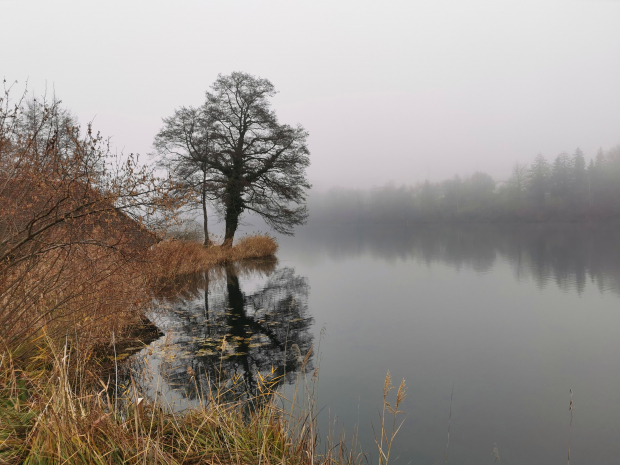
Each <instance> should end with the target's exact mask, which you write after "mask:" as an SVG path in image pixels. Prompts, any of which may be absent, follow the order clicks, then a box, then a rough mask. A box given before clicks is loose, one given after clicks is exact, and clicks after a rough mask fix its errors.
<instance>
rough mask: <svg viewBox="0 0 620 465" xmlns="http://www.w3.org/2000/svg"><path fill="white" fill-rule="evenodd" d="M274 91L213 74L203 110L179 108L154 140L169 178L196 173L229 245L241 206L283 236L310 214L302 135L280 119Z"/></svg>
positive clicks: (265, 84)
mask: <svg viewBox="0 0 620 465" xmlns="http://www.w3.org/2000/svg"><path fill="white" fill-rule="evenodd" d="M275 94H276V90H275V88H274V86H273V84H272V83H271V82H270V81H268V80H267V79H262V78H258V77H255V76H252V75H250V74H247V73H242V72H234V73H232V74H230V75H228V76H223V75H219V76H218V78H217V79H216V81H215V82H214V84H213V85H212V86H211V90H209V91H207V92H206V99H205V102H204V104H203V105H202V106H201V107H199V108H182V109H180V110H177V111H176V112H175V115H174V116H173V117H171V118H167V119H164V127H163V128H162V130H161V131H160V132H159V134H158V135H157V137H156V138H155V143H154V146H155V149H156V151H157V153H158V155H159V157H160V161H161V163H162V164H166V163H168V167H169V169H171V170H172V171H173V172H174V173H175V176H180V177H182V178H184V179H188V180H189V179H190V178H192V177H195V173H197V172H200V173H202V180H201V186H202V187H201V188H202V192H203V193H204V195H203V197H202V198H209V199H211V203H212V204H213V206H214V207H215V209H216V211H217V212H218V213H219V214H220V216H222V217H223V218H224V220H225V222H226V229H225V236H224V240H225V243H227V244H231V243H232V241H233V238H234V235H235V232H236V230H237V227H238V226H239V219H240V217H241V215H242V214H243V213H244V212H246V211H248V212H253V213H255V214H257V215H259V216H260V217H261V218H263V220H264V221H265V222H266V223H267V224H268V225H269V226H271V227H272V228H273V229H274V230H276V231H277V232H279V233H282V234H292V232H293V227H294V226H296V225H299V224H303V223H304V222H305V221H306V219H307V216H308V212H307V207H306V192H307V190H308V189H309V188H310V184H309V183H308V180H307V179H306V172H305V170H306V168H307V167H308V166H309V164H310V158H309V155H310V152H309V150H308V147H307V145H306V139H307V137H308V133H307V132H306V131H305V129H304V128H303V127H302V126H301V125H297V126H295V127H293V126H290V125H288V124H281V123H279V122H278V119H277V116H276V114H275V112H274V111H273V109H272V108H271V103H270V99H271V98H272V97H273V96H274V95H275ZM190 185H193V184H192V182H188V184H187V187H188V188H189V186H190ZM207 194H208V195H207ZM203 208H204V209H206V206H205V203H204V202H203ZM205 220H206V219H205Z"/></svg>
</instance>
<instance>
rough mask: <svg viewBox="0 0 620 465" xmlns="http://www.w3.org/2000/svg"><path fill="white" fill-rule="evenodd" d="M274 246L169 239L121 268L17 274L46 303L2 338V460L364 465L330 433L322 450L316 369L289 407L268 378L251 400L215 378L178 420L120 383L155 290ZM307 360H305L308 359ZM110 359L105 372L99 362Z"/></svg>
mask: <svg viewBox="0 0 620 465" xmlns="http://www.w3.org/2000/svg"><path fill="white" fill-rule="evenodd" d="M95 250H96V249H93V251H91V252H94V251H95ZM276 250H277V244H276V242H275V241H274V240H273V239H271V238H269V237H267V236H249V237H245V238H242V239H240V240H239V241H238V242H237V243H236V244H235V245H234V246H233V247H232V248H224V247H218V246H214V247H209V248H205V247H204V246H202V245H201V244H199V243H195V242H190V241H164V242H161V243H159V244H157V245H155V246H153V247H150V248H149V249H148V250H147V249H145V250H144V251H143V252H142V253H139V254H136V255H132V256H131V259H126V260H125V261H124V262H122V263H116V266H115V267H111V266H110V265H111V264H112V263H114V262H113V260H112V259H113V258H115V257H116V255H111V256H102V257H100V258H101V260H99V261H98V262H97V261H86V263H89V264H90V266H91V267H92V269H89V270H90V272H89V273H85V270H84V268H83V266H84V263H83V261H82V260H76V257H64V260H62V261H61V263H62V266H60V267H58V268H54V265H57V264H58V263H57V262H58V257H52V256H48V257H47V258H46V259H45V260H40V261H38V262H37V263H36V266H35V267H33V268H31V269H27V270H22V271H23V272H22V273H21V274H19V276H22V277H24V278H27V279H26V280H25V281H23V282H21V283H20V284H19V286H21V287H19V286H18V288H19V289H21V292H22V295H23V294H24V293H25V294H26V295H27V294H28V292H29V291H30V289H29V286H31V287H32V286H34V288H35V289H37V290H44V291H47V293H45V292H44V293H43V295H46V298H45V299H43V300H42V301H40V302H39V305H36V306H31V307H27V306H23V305H22V310H23V312H24V314H25V315H28V312H31V313H34V314H35V315H36V314H44V315H45V318H43V319H37V318H34V317H32V318H30V319H28V321H29V322H35V323H31V324H30V326H28V327H27V326H24V327H22V328H20V331H21V334H22V335H24V336H25V337H22V338H21V339H12V338H11V337H10V336H11V334H10V332H7V333H6V334H3V350H2V355H1V357H0V463H11V464H13V463H15V464H17V463H69V464H71V463H75V464H78V463H80V464H81V463H100V464H113V463H114V464H116V463H136V464H138V463H165V464H181V463H187V464H193V463H213V464H257V463H263V464H282V463H287V464H300V465H301V464H307V465H311V464H317V463H318V464H357V463H361V462H362V460H363V456H362V455H361V454H360V453H359V452H358V450H357V449H358V448H357V446H356V444H355V443H353V444H351V442H349V443H348V444H349V445H348V446H347V445H346V443H345V441H340V440H338V441H332V440H331V439H330V438H326V440H325V442H323V443H321V444H319V439H318V438H319V436H318V432H317V427H316V406H315V391H314V389H315V383H317V382H318V371H316V372H315V373H310V374H305V371H304V370H301V372H300V373H301V374H299V375H298V378H297V386H296V389H295V393H294V398H293V399H291V400H290V401H289V400H287V399H284V398H282V396H281V395H280V394H279V392H278V390H277V387H276V386H278V385H279V384H280V383H279V382H278V380H277V379H273V378H270V377H268V376H267V377H264V376H261V385H260V392H259V394H257V395H256V396H254V397H252V398H247V397H246V398H243V399H234V398H232V399H231V396H230V395H227V393H228V391H232V390H233V389H232V387H231V385H230V383H231V382H232V383H235V382H242V381H234V380H233V381H231V380H229V379H224V377H223V378H222V379H211V380H210V383H212V389H208V390H207V391H206V392H201V394H200V396H201V397H200V407H197V408H192V409H189V410H186V411H184V412H182V413H178V412H174V411H173V409H172V408H170V406H169V405H167V402H166V399H163V398H154V399H153V398H151V399H148V398H142V397H140V394H139V392H140V390H139V389H138V388H137V387H136V384H135V383H134V380H133V378H132V379H131V382H130V383H129V385H124V386H117V384H116V378H115V375H114V373H115V371H116V370H117V369H118V363H120V362H118V361H117V360H116V354H117V353H118V352H117V349H119V348H120V347H122V346H123V344H124V343H126V342H127V341H128V340H129V336H131V335H132V331H131V330H132V327H135V325H136V324H139V323H138V322H140V321H141V319H142V318H143V315H144V312H145V311H146V310H148V308H149V305H150V299H149V296H150V295H152V294H153V293H154V292H156V291H157V290H158V289H159V288H160V287H161V286H166V285H167V283H169V282H171V281H176V282H178V281H181V282H182V281H183V280H182V279H179V278H180V277H182V276H183V275H187V274H191V273H195V272H197V271H205V270H208V269H209V268H211V267H214V266H218V265H222V264H231V263H234V262H236V261H240V260H241V261H242V260H244V259H248V258H269V257H273V254H274V253H275V252H276ZM106 251H107V252H109V250H106ZM52 259H53V260H52ZM50 261H51V263H50ZM41 269H45V270H46V271H47V272H48V273H51V272H52V271H53V273H52V275H53V277H55V279H56V281H58V283H57V285H56V287H54V286H51V287H50V286H47V287H45V288H42V287H40V286H38V287H37V286H36V283H37V281H36V280H35V277H39V276H40V274H39V272H41ZM37 270H39V271H38V272H37V273H34V271H37ZM5 271H6V270H5ZM113 271H115V272H113ZM31 273H34V275H32V276H31ZM80 273H81V274H80ZM93 276H97V277H99V279H93ZM9 282H10V281H8V280H5V283H9ZM48 284H49V283H48ZM72 286H78V289H79V291H75V292H73V293H72V294H69V295H68V296H66V298H65V300H64V302H63V304H62V305H51V303H56V302H58V300H59V299H60V298H61V296H62V295H63V293H66V292H67V291H68V290H70V289H71V288H72ZM3 293H4V294H3V296H4V297H5V298H6V299H7V300H5V302H7V303H8V304H9V305H17V304H16V303H15V298H16V296H17V294H16V293H15V292H13V293H11V288H10V286H9V288H8V289H7V288H4V289H3ZM111 296H114V298H112V297H111ZM9 297H11V298H10V299H9ZM102 302H103V303H102ZM106 303H107V304H108V307H106V305H105V304H106ZM46 305H47V306H48V307H46ZM97 312H99V314H98V313H97ZM31 316H32V315H31ZM11 341H12V342H11ZM222 344H226V342H225V341H224V342H223V343H222ZM223 350H224V347H222V352H223ZM102 354H103V355H106V354H107V355H108V357H101V355H102ZM304 355H306V358H305V360H306V361H307V360H308V359H309V357H310V354H304ZM300 356H301V354H300ZM106 358H107V359H108V363H107V366H105V364H102V363H101V360H102V359H106ZM110 358H111V359H112V364H113V365H112V369H111V368H110V363H109V359H110ZM304 363H305V362H304ZM188 369H189V368H188ZM192 376H195V374H194V375H192Z"/></svg>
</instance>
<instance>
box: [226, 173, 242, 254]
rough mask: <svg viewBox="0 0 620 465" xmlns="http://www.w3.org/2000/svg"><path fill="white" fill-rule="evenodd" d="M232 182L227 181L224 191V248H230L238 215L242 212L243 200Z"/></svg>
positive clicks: (237, 223) (237, 222) (237, 224)
mask: <svg viewBox="0 0 620 465" xmlns="http://www.w3.org/2000/svg"><path fill="white" fill-rule="evenodd" d="M236 184H237V183H235V182H234V181H229V185H228V188H227V189H226V194H225V202H226V232H225V233H224V246H226V247H232V244H233V239H234V238H235V232H236V231H237V226H239V215H240V214H241V211H242V205H243V199H242V198H241V192H240V189H239V187H238V186H237V185H236Z"/></svg>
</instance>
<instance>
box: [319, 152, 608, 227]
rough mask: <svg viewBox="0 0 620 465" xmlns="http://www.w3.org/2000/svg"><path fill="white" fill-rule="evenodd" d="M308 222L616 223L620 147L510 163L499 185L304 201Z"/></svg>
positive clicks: (482, 176)
mask: <svg viewBox="0 0 620 465" xmlns="http://www.w3.org/2000/svg"><path fill="white" fill-rule="evenodd" d="M310 208H311V209H312V221H313V222H317V221H330V222H373V223H385V222H454V221H457V222H458V221H552V220H556V221H557V220H562V221H566V220H568V221H583V220H604V219H608V218H617V217H619V216H620V146H618V147H615V148H612V149H610V150H608V151H607V152H604V151H603V150H599V152H598V153H597V155H596V156H595V157H594V158H593V159H592V160H590V161H589V162H587V161H586V159H585V156H584V154H583V152H582V151H581V150H579V149H577V150H576V151H575V152H574V153H573V155H568V154H566V153H561V154H560V155H558V156H557V157H556V158H555V159H554V160H553V162H552V163H550V162H549V161H548V160H546V159H545V157H543V156H542V155H538V156H536V158H535V159H534V161H533V162H532V164H531V165H529V166H527V165H523V164H520V163H517V164H516V165H515V166H514V168H513V170H512V173H511V175H510V177H509V178H508V179H507V180H504V181H496V180H494V179H493V178H492V177H491V176H489V175H488V174H486V173H482V172H477V173H474V174H473V175H472V176H470V177H468V178H461V177H459V176H455V177H454V178H453V179H448V180H445V181H442V182H437V183H432V182H429V181H426V182H424V183H420V184H417V185H415V186H400V187H397V186H394V185H388V186H384V187H380V188H374V189H369V190H347V189H335V190H332V191H329V192H328V193H326V194H322V195H321V194H314V195H313V196H312V197H311V199H310Z"/></svg>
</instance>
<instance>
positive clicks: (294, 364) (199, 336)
mask: <svg viewBox="0 0 620 465" xmlns="http://www.w3.org/2000/svg"><path fill="white" fill-rule="evenodd" d="M276 263H277V262H275V261H264V260H262V261H251V262H249V261H246V262H243V263H237V264H234V265H233V264H231V265H227V266H225V267H222V268H220V269H215V270H211V272H210V273H200V274H197V275H194V276H188V277H185V278H184V280H183V282H177V283H174V284H173V285H171V286H168V288H167V289H165V292H163V293H162V294H161V295H159V302H160V303H161V304H162V305H161V306H162V307H167V308H166V309H165V310H162V312H160V313H159V314H158V315H157V318H156V321H157V324H158V326H160V327H161V329H162V330H163V331H164V332H165V333H166V335H165V336H163V337H162V338H160V339H159V340H157V341H155V342H154V343H152V344H151V345H150V346H148V347H147V348H146V349H144V350H142V351H140V352H139V353H138V354H136V355H135V356H134V357H133V358H132V363H130V364H129V365H128V366H129V370H130V371H131V373H132V374H133V376H134V379H140V380H141V381H140V384H141V390H142V391H143V393H144V394H146V395H149V396H153V395H155V394H156V392H155V391H156V390H157V391H158V393H157V394H158V395H163V396H165V397H167V398H168V400H171V399H173V401H178V400H180V398H179V396H181V398H182V399H183V400H186V401H188V402H190V403H191V402H192V401H200V398H201V397H202V395H203V394H204V393H206V392H208V391H209V389H215V388H216V387H217V386H219V388H220V392H222V393H224V394H225V396H226V400H233V399H241V398H248V397H254V396H256V395H257V394H258V393H259V391H260V388H261V387H262V385H263V384H264V383H265V382H266V380H270V383H272V385H273V386H279V385H281V384H283V383H284V382H285V381H286V382H288V383H291V382H293V381H294V380H295V378H296V376H297V374H298V373H299V371H300V369H301V367H302V357H300V355H302V356H305V355H306V354H307V353H308V351H309V350H310V348H311V346H312V342H313V336H312V335H311V334H310V332H309V328H310V326H311V325H312V323H313V319H312V318H311V317H310V316H309V315H308V290H309V286H308V283H307V280H306V278H304V277H301V276H297V275H295V271H294V269H293V268H288V267H284V268H279V269H275V266H276ZM240 275H241V276H242V278H244V277H246V278H248V279H252V278H254V279H256V278H257V277H259V276H261V275H262V276H263V277H264V276H267V280H266V282H265V283H264V285H262V286H261V287H260V288H259V289H258V290H257V291H255V292H252V293H248V294H246V293H244V292H243V290H242V288H241V285H240V283H239V276H240ZM224 341H225V342H224ZM145 364H148V365H149V368H150V370H146V369H145V368H146V367H145ZM303 368H304V371H305V372H308V371H311V370H313V365H312V360H310V361H308V362H307V363H306V364H305V365H304V366H303ZM149 371H150V372H151V373H153V372H157V373H156V374H158V375H159V376H160V378H159V379H155V377H153V375H151V376H150V377H149V376H145V375H147V374H148V373H149ZM162 381H164V383H163V384H162ZM158 383H159V385H158ZM156 386H157V387H156Z"/></svg>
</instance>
